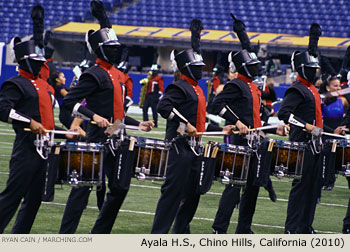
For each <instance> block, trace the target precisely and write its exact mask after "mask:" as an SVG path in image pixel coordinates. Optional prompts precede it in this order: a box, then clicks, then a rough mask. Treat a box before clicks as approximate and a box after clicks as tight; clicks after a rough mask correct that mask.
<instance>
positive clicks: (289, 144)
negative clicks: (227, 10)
mask: <svg viewBox="0 0 350 252" xmlns="http://www.w3.org/2000/svg"><path fill="white" fill-rule="evenodd" d="M90 6H91V11H92V14H93V16H94V17H95V18H97V19H98V21H99V23H100V25H101V28H100V30H97V31H89V32H88V33H87V35H86V38H87V46H88V48H89V50H90V52H92V53H95V54H96V55H97V58H98V60H99V61H97V66H93V67H90V68H88V69H87V70H86V71H85V72H83V73H81V76H80V79H79V81H78V82H77V84H75V85H74V87H72V89H71V90H70V91H69V93H68V94H67V95H66V96H65V98H64V99H63V103H62V106H61V110H62V113H64V112H66V114H67V113H68V115H69V117H70V119H67V121H69V124H66V126H67V128H69V129H70V130H68V131H67V130H64V129H60V128H58V127H55V126H54V125H53V124H52V121H53V112H52V99H54V98H52V94H53V93H54V92H53V91H52V90H51V89H50V87H49V85H48V84H45V83H46V82H45V81H44V80H42V79H40V80H41V81H42V82H45V83H41V81H40V83H39V81H38V78H39V77H38V76H41V75H42V74H41V75H39V72H40V73H41V69H42V67H43V65H42V64H43V63H44V62H45V58H44V57H43V56H44V55H45V52H44V50H43V47H40V46H41V45H42V36H43V35H42V34H43V30H40V29H43V27H41V28H40V27H39V28H38V27H36V28H35V25H34V39H33V40H29V41H24V42H23V41H21V40H20V39H19V38H15V39H14V40H13V43H14V52H15V57H16V60H17V62H18V63H19V66H20V75H19V77H14V78H12V79H10V80H8V81H7V82H5V83H4V84H3V86H2V91H1V95H0V106H1V107H2V108H3V109H1V111H0V115H1V118H0V119H1V120H2V121H10V122H12V123H13V125H14V129H15V131H16V134H17V135H16V140H15V145H16V144H17V145H16V146H17V148H18V150H17V149H16V148H14V154H13V155H12V158H11V159H13V162H12V164H11V165H10V171H11V172H10V178H9V181H11V183H8V185H7V188H6V189H5V190H4V191H3V192H2V193H1V194H0V206H1V205H3V207H0V232H3V231H4V229H5V227H6V226H7V224H8V223H9V221H10V220H11V218H12V217H13V215H14V214H15V212H14V211H10V212H9V211H7V212H6V211H5V207H7V206H8V205H6V204H3V202H5V201H6V200H8V198H9V197H16V199H17V201H16V202H11V203H8V204H10V205H11V207H10V208H11V209H15V208H17V207H18V205H19V204H20V202H19V200H18V199H22V198H24V201H23V203H22V205H21V209H20V211H19V213H18V215H17V219H16V222H15V225H14V227H13V229H12V232H13V233H29V232H30V229H31V226H32V224H33V222H34V219H35V216H36V212H37V210H38V208H39V206H40V201H41V198H40V197H41V194H40V197H39V196H38V195H36V197H33V196H31V195H30V193H25V191H29V192H31V190H32V189H33V188H32V185H31V183H27V184H26V185H25V186H23V187H25V188H24V190H25V191H23V192H22V193H14V192H12V190H16V188H18V187H17V186H18V185H16V186H15V184H16V182H15V181H12V178H11V176H12V175H13V176H15V175H14V174H16V172H17V171H16V169H18V165H16V164H17V162H18V160H17V159H16V158H18V155H21V151H26V150H25V149H24V148H27V146H29V145H33V143H34V145H33V147H31V148H34V149H33V150H32V151H31V153H32V155H34V156H35V155H37V156H35V157H34V159H35V160H36V161H35V162H33V165H36V166H38V167H41V168H40V169H41V170H40V171H38V173H37V174H34V173H29V175H28V174H27V175H28V176H29V178H32V177H35V176H39V175H38V174H40V176H39V177H40V178H41V182H40V183H39V185H43V183H44V181H45V176H44V172H43V171H44V170H45V171H46V167H47V165H46V163H47V162H48V163H49V166H50V165H52V166H54V170H53V172H52V171H51V173H53V174H54V177H55V178H54V180H55V182H56V183H57V182H59V183H62V184H63V183H66V184H69V185H71V186H72V192H71V195H70V197H72V201H73V198H74V197H78V195H80V196H81V195H83V196H81V198H83V199H85V200H86V202H83V200H82V202H81V203H79V204H80V205H81V207H80V208H79V209H78V210H76V211H75V212H74V211H73V210H70V209H69V207H68V205H69V203H68V202H70V200H68V202H67V207H66V210H65V216H64V217H63V218H66V220H65V221H64V220H62V225H61V228H60V231H59V232H60V233H74V232H75V230H76V228H77V225H78V223H79V219H80V217H81V215H82V212H83V210H84V208H85V206H86V204H87V199H88V197H89V194H90V191H91V188H92V186H98V187H102V185H104V183H105V177H106V176H107V177H108V187H109V189H110V192H109V193H108V194H107V198H106V199H105V201H104V202H103V204H102V206H101V209H100V214H99V217H98V219H97V220H96V223H95V225H94V227H93V228H92V230H91V233H110V232H111V229H112V227H113V224H114V221H115V219H116V217H117V214H118V211H119V209H120V206H121V205H122V203H123V200H124V198H125V197H126V194H127V191H128V189H129V186H130V180H131V178H132V177H136V178H137V179H138V180H140V181H144V180H146V179H151V180H164V184H163V186H162V196H161V198H160V200H159V202H158V206H157V210H156V215H155V220H154V223H153V226H152V233H168V232H169V229H170V227H171V225H172V224H173V223H174V227H173V230H172V232H173V233H190V222H191V220H192V218H193V216H194V214H195V211H196V208H197V206H198V202H199V198H200V195H203V194H205V193H207V192H208V191H209V190H210V188H211V185H212V183H213V181H214V180H218V181H220V182H221V183H223V184H225V185H226V186H227V188H229V187H235V186H237V187H239V188H240V187H244V190H243V194H242V199H241V203H240V210H239V211H240V212H239V222H238V226H237V229H236V233H253V231H252V230H251V223H252V217H253V214H254V211H255V204H256V198H257V193H258V192H259V187H264V186H266V185H267V184H268V183H269V177H270V175H275V176H276V177H278V178H283V177H288V178H292V179H293V188H297V187H298V183H299V185H300V188H301V189H300V190H301V191H302V190H306V189H305V188H306V187H305V188H304V187H303V186H304V185H303V182H302V181H303V179H304V177H305V181H306V179H308V180H307V182H306V183H309V182H310V180H309V179H310V178H309V177H310V174H308V173H309V172H310V171H309V170H310V169H311V168H310V167H311V166H312V167H314V166H315V167H316V166H317V168H315V169H314V172H316V173H317V175H316V177H319V178H321V179H322V176H324V174H325V170H326V169H332V171H333V173H334V174H342V175H344V176H346V177H347V178H349V177H350V140H349V139H348V138H347V136H345V131H346V127H345V126H349V125H348V124H344V125H343V126H340V127H337V128H336V129H332V130H329V131H328V132H327V129H326V128H325V127H322V124H318V120H319V117H320V116H321V120H322V115H320V114H318V113H319V110H320V108H318V107H317V106H320V103H317V101H318V100H321V97H320V96H319V94H318V92H317V93H314V90H313V89H312V85H311V87H310V85H309V84H308V83H311V82H312V81H311V80H312V79H313V77H314V76H312V74H313V73H314V74H315V71H313V70H315V69H317V68H319V66H318V60H317V58H316V57H314V52H313V50H316V49H315V48H317V41H318V37H319V36H320V35H321V32H319V34H317V31H318V30H317V29H320V27H319V26H318V25H317V24H312V25H311V28H310V45H309V48H308V49H307V50H306V51H304V52H295V53H293V56H292V65H293V67H294V71H295V72H296V73H298V78H299V79H297V80H296V82H298V81H299V82H298V83H299V84H300V83H301V84H300V85H301V86H302V87H298V85H299V84H293V85H295V90H298V91H294V90H293V89H291V91H287V93H286V97H285V99H283V101H281V102H282V105H281V110H282V112H284V113H286V111H287V112H289V113H288V117H287V119H286V118H285V117H283V116H284V114H282V115H280V114H279V115H278V116H279V119H281V120H282V121H284V122H283V123H279V124H273V125H269V124H267V123H262V120H261V118H260V115H261V114H260V103H261V91H260V89H259V88H258V87H259V85H256V84H254V81H253V80H254V78H255V77H256V76H257V73H256V71H255V70H256V69H255V68H254V67H256V66H258V65H259V63H260V61H259V60H258V58H257V57H256V54H255V53H254V51H253V50H252V48H251V46H250V41H249V38H248V36H247V34H246V32H245V25H244V23H243V22H242V21H240V20H238V19H237V18H236V17H235V16H234V15H233V14H231V16H232V18H233V31H234V32H235V33H236V34H237V36H238V37H239V39H240V42H241V45H242V50H241V51H239V52H237V53H235V54H234V53H232V52H231V53H230V54H229V59H228V60H229V63H230V67H231V68H232V72H238V80H239V81H238V82H236V83H235V82H232V83H233V84H230V85H227V86H228V87H227V88H226V85H225V88H224V90H223V91H222V92H221V93H220V94H218V95H217V97H215V98H214V101H213V108H214V109H213V111H214V112H213V114H217V115H219V116H221V117H223V118H224V119H226V120H227V121H228V122H230V123H231V124H229V125H227V126H225V127H224V128H221V127H219V126H215V125H211V124H206V123H205V120H206V116H205V114H206V103H205V98H203V97H204V95H203V92H202V90H201V89H200V87H199V86H198V85H197V83H198V82H197V81H198V80H199V79H201V74H202V72H201V71H202V70H201V69H202V66H203V65H204V62H203V59H202V57H201V54H200V32H201V30H202V29H203V27H202V24H201V21H200V20H198V19H194V20H193V21H192V23H191V25H190V30H191V33H192V37H191V44H192V48H191V49H188V50H183V51H177V50H174V51H173V52H172V53H171V55H170V58H171V60H172V64H173V66H174V70H175V71H178V72H180V73H181V78H180V80H178V81H177V82H175V83H173V84H171V85H170V86H169V87H168V88H167V90H166V91H165V92H164V94H161V97H160V99H159V103H158V107H157V110H158V113H160V114H161V116H162V117H164V118H165V119H167V132H166V138H165V140H161V139H154V138H147V137H138V136H132V135H133V134H132V132H133V131H134V130H142V131H145V132H147V131H150V130H152V128H153V127H154V122H152V121H144V122H138V121H136V120H134V119H132V118H129V117H127V116H125V113H126V112H125V108H124V106H123V104H125V102H127V103H128V104H129V105H130V104H131V103H132V102H131V103H130V100H131V99H130V97H129V99H128V100H127V101H125V87H124V83H123V81H124V79H123V78H122V77H121V76H122V72H120V71H119V70H117V69H116V68H114V67H113V64H117V63H119V62H117V61H116V59H114V58H113V57H114V55H115V54H116V51H117V50H119V49H118V48H119V46H120V43H119V41H118V39H117V37H116V35H115V33H114V30H113V29H111V24H110V22H109V19H108V16H107V14H106V12H105V10H104V7H103V3H102V2H101V1H91V5H90ZM40 8H42V7H41V6H40V5H39V6H36V7H34V9H33V11H32V18H33V20H34V23H35V21H38V20H39V21H40V20H41V21H42V19H43V10H42V9H40ZM39 26H40V25H39ZM38 29H39V30H38ZM38 34H39V35H38ZM40 34H41V36H40ZM315 34H316V35H315ZM301 68H302V70H300V69H301ZM310 69H311V70H310ZM309 70H310V71H309ZM301 73H303V74H304V75H302V74H301ZM115 79H117V81H115ZM28 80H29V81H28ZM30 82H31V83H30ZM304 82H305V83H306V82H307V84H303V83H304ZM119 83H120V84H119ZM12 84H15V87H16V88H15V91H14V90H13V87H11V85H12ZM32 84H33V85H32ZM29 85H30V88H32V87H34V88H33V90H30V91H28V86H29ZM45 85H47V87H46V86H45ZM303 85H304V86H303ZM12 86H13V85H12ZM37 86H38V87H39V86H40V87H39V88H40V89H41V90H46V93H45V94H43V92H41V93H40V92H39V88H36V87H37ZM242 86H244V87H242ZM257 86H258V87H257ZM247 87H248V88H247ZM305 87H306V88H305ZM88 88H90V89H91V90H88ZM230 88H232V89H235V88H240V91H239V92H242V97H246V96H247V97H248V98H247V100H241V101H239V102H242V106H243V108H244V106H246V110H247V111H248V112H244V111H242V110H240V108H237V107H235V106H234V105H232V104H234V99H233V98H232V99H231V98H227V97H230V96H229V94H230V93H229V92H230ZM244 88H247V90H245V89H244ZM35 89H37V90H38V91H37V94H36V93H35ZM237 90H238V89H237ZM17 91H18V92H17ZM16 92H17V93H16ZM26 92H27V93H30V92H32V93H33V92H34V95H31V96H30V103H26V102H27V101H26V100H23V99H22V100H21V99H20V98H21V97H25V96H26ZM106 92H110V93H111V95H110V96H107V95H106ZM236 92H237V91H236ZM247 92H248V93H247ZM297 92H299V94H301V95H302V96H303V99H304V100H303V101H302V102H304V101H306V102H305V104H306V105H305V106H308V107H309V108H310V107H312V113H313V116H312V118H313V122H312V123H310V121H309V120H308V118H302V117H301V116H300V111H299V114H298V111H296V109H298V108H299V107H300V108H301V109H302V106H303V104H302V102H300V104H299V105H297V106H299V107H294V108H293V107H292V109H291V106H293V105H290V104H287V101H288V98H287V95H290V96H291V95H295V93H297ZM303 92H304V93H305V92H310V94H311V97H312V99H309V98H308V97H307V95H305V94H304V93H303ZM19 93H20V94H19ZM48 94H49V95H48ZM11 95H17V96H19V98H16V99H13V98H12V96H11ZM225 95H227V96H225ZM43 97H44V98H43ZM177 97H183V100H184V101H188V102H187V103H185V104H178V102H177V101H176V99H177ZM231 97H232V96H231ZM305 97H306V98H305ZM104 99H105V100H104ZM203 99H204V103H203ZM308 99H309V100H308ZM43 101H45V102H46V103H45V104H44V102H43ZM84 102H85V104H84ZM203 104H204V105H203ZM28 106H29V107H28ZM30 106H31V107H32V108H33V107H34V108H35V109H33V111H35V112H33V113H31V112H30V111H28V108H30ZM249 106H250V107H249ZM94 108H95V109H97V110H96V111H95V110H94ZM288 109H289V110H288ZM67 111H68V112H67ZM203 111H204V112H203ZM293 111H294V112H293ZM304 112H305V113H306V114H307V113H308V112H307V111H304ZM48 115H51V117H49V118H48ZM71 115H72V117H71ZM347 116H348V115H347ZM349 116H350V115H349ZM60 117H61V114H60ZM246 118H248V119H246ZM250 121H251V122H252V123H250ZM82 123H85V125H86V128H85V129H86V135H83V134H82V132H84V133H85V131H83V130H82V127H81V124H82ZM126 130H128V133H129V132H130V133H131V134H130V135H129V134H126ZM289 131H290V132H289ZM297 131H298V134H302V135H303V137H302V138H299V139H301V140H300V141H295V139H298V137H295V134H296V132H297ZM264 132H265V133H271V134H277V135H280V136H286V135H288V134H289V133H290V134H294V135H292V137H290V139H291V140H289V141H285V140H274V139H270V138H269V137H267V136H266V135H265V133H264ZM33 133H35V134H33ZM206 135H215V136H229V137H230V138H233V139H236V140H234V141H230V142H229V143H220V142H214V141H208V142H206V143H204V142H203V141H202V137H203V136H206ZM82 136H84V137H86V139H87V141H83V140H81V139H83V138H82ZM290 136H291V135H290ZM78 137H80V138H78ZM57 138H67V140H65V141H60V142H57V141H55V140H56V139H57ZM18 139H25V140H18ZM237 139H239V140H237ZM21 141H24V142H21ZM25 141H27V142H25ZM17 142H18V143H17ZM22 149H23V150H22ZM33 153H36V154H33ZM310 155H311V156H312V157H313V158H314V161H313V163H310V160H309V157H310ZM53 157H54V158H53ZM21 158H22V159H19V162H21V160H22V162H28V160H30V159H33V157H28V156H23V157H21ZM181 159H184V160H185V161H188V163H187V164H188V165H187V167H182V168H181V169H187V170H191V171H186V173H183V174H180V173H182V170H181V171H180V170H179V171H177V170H176V169H180V168H179V166H180V165H182V166H184V161H183V162H182V161H180V160H181ZM176 162H178V164H176ZM185 166H186V165H185ZM106 167H107V168H106ZM186 174H187V175H186ZM313 175H314V174H312V175H311V176H313ZM18 176H25V174H24V173H23V174H22V173H19V175H18ZM180 180H181V181H182V182H181V186H183V188H185V189H183V188H182V189H181V188H180V189H179V188H177V187H176V186H175V185H174V184H176V183H178V182H177V181H180ZM46 181H47V178H46ZM45 186H46V185H45ZM188 186H189V187H188ZM43 187H44V186H43ZM178 187H179V186H178ZM315 187H316V188H311V187H310V188H311V189H310V190H311V191H313V192H314V193H315V194H317V192H318V190H320V189H321V186H320V185H317V186H315ZM187 188H191V190H192V192H190V193H189V192H188V191H185V192H184V191H182V190H188V189H187ZM293 188H292V191H293ZM33 190H34V189H33ZM35 190H36V191H37V190H38V188H36V189H35ZM225 190H226V189H225ZM229 190H231V189H229ZM239 190H240V189H239ZM295 190H296V191H297V190H299V189H295ZM169 191H173V192H171V193H170V192H169ZM298 193H299V192H295V194H294V196H295V197H296V196H297V195H300V194H298ZM168 194H169V195H170V194H172V195H171V196H169V197H170V198H171V197H172V198H171V199H172V200H171V201H172V203H169V201H170V198H169V199H168V198H166V197H168V196H167V195H168ZM174 194H176V195H174ZM238 194H239V192H238ZM13 195H16V196H13ZM74 195H76V196H74ZM223 195H224V194H223ZM292 197H293V195H292V192H291V195H290V202H293V200H294V201H295V199H293V198H292ZM316 198H317V196H315V195H314V194H313V195H310V197H309V198H307V196H305V199H303V200H305V201H307V200H310V201H315V200H316ZM29 200H33V202H36V206H35V207H33V206H31V205H28V206H27V205H26V203H27V201H29ZM223 201H224V196H223V197H222V199H221V201H220V204H221V203H222V204H224V203H223ZM231 201H232V200H231ZM71 204H74V203H71ZM230 204H231V203H230ZM232 204H233V203H232ZM292 204H293V203H289V206H288V213H287V215H288V216H287V221H286V227H285V233H315V230H314V229H313V228H312V222H313V216H312V217H310V215H313V214H314V212H315V208H316V205H312V206H310V208H311V209H313V210H310V209H304V208H307V207H308V206H306V205H304V206H297V207H299V208H300V210H298V211H300V212H298V216H292V215H289V209H290V208H293V207H296V206H293V205H292ZM315 204H316V203H315ZM223 206H224V205H223ZM30 207H31V209H29V208H30ZM72 208H74V207H73V205H72ZM167 209H168V210H167ZM69 211H71V212H69ZM232 211H233V209H232ZM232 211H231V214H232ZM165 212H166V213H165ZM28 216H29V217H28ZM67 216H69V217H67ZM229 217H230V216H229ZM69 218H73V219H74V218H75V219H74V221H71V222H70V221H69ZM288 218H289V221H290V223H293V225H289V224H288ZM226 222H227V221H226ZM228 222H229V219H228ZM64 223H66V226H65V224H64ZM67 223H69V224H67ZM72 223H73V224H72ZM227 225H228V223H227V224H226V230H225V228H223V229H222V230H220V229H219V228H215V227H214V226H213V229H214V233H225V232H226V231H227ZM346 230H347V231H346ZM343 232H349V229H345V231H344V230H343Z"/></svg>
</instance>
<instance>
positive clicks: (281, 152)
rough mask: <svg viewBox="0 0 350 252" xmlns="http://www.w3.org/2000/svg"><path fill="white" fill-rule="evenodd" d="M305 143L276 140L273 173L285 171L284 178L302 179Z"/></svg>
mask: <svg viewBox="0 0 350 252" xmlns="http://www.w3.org/2000/svg"><path fill="white" fill-rule="evenodd" d="M305 146H306V145H305V143H303V142H290V141H282V140H276V141H275V143H274V146H273V150H272V162H271V171H272V173H273V174H276V173H277V172H279V171H283V173H284V176H286V177H293V178H301V175H302V169H303V163H304V154H305Z"/></svg>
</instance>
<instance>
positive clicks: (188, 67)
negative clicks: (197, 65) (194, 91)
mask: <svg viewBox="0 0 350 252" xmlns="http://www.w3.org/2000/svg"><path fill="white" fill-rule="evenodd" d="M186 68H187V70H188V72H189V74H190V75H191V78H192V79H193V80H197V79H196V78H195V77H194V76H193V73H192V71H191V69H190V65H186Z"/></svg>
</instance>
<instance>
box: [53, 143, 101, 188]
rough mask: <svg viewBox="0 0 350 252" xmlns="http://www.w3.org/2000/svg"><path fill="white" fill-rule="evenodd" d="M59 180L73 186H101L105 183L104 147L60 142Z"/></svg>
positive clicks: (96, 144)
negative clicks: (103, 166) (103, 172)
mask: <svg viewBox="0 0 350 252" xmlns="http://www.w3.org/2000/svg"><path fill="white" fill-rule="evenodd" d="M55 155H60V161H59V168H58V175H57V177H58V180H59V181H60V182H61V183H69V184H70V185H72V186H85V185H87V186H90V185H100V184H102V182H103V177H102V176H103V174H102V169H103V168H102V165H103V145H102V144H98V143H85V142H59V143H56V145H55Z"/></svg>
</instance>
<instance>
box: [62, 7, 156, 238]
mask: <svg viewBox="0 0 350 252" xmlns="http://www.w3.org/2000/svg"><path fill="white" fill-rule="evenodd" d="M90 5H91V10H92V14H93V16H95V17H96V18H97V19H98V20H99V22H100V25H101V29H100V30H97V31H93V30H90V31H89V32H88V33H87V35H86V39H87V41H86V42H87V45H88V47H89V50H90V53H95V54H96V56H97V59H96V63H97V65H96V66H93V67H91V68H89V69H87V70H85V71H84V73H83V74H82V75H81V77H80V79H79V82H78V84H77V85H76V86H75V87H74V88H72V89H71V90H70V92H69V93H68V94H67V95H66V96H65V97H64V99H63V103H62V109H65V110H68V111H72V112H73V114H76V113H77V114H80V115H81V116H82V117H83V118H85V119H89V120H93V121H95V122H96V123H97V125H93V124H89V125H88V126H87V128H86V139H87V141H88V142H95V143H99V142H102V143H104V142H105V141H106V140H107V136H106V134H105V133H104V132H105V130H106V127H107V126H109V123H110V122H111V123H114V122H115V121H116V120H121V121H124V123H125V124H127V125H138V126H139V127H140V129H141V130H143V131H149V130H151V129H152V127H153V125H154V124H153V122H141V123H140V122H138V121H136V120H134V119H132V118H130V117H127V116H125V112H124V105H123V98H124V81H125V77H124V74H123V73H122V72H120V71H119V70H118V69H116V68H115V67H113V64H116V63H118V62H119V59H120V54H119V59H118V50H119V46H120V43H119V41H118V39H117V36H116V34H115V32H114V30H113V29H112V28H111V24H110V22H109V19H108V17H107V16H106V14H105V10H104V6H103V3H102V2H101V1H92V2H91V4H90ZM101 13H102V14H103V15H102V17H101ZM83 98H85V99H86V103H87V104H86V106H85V107H84V106H82V105H81V104H80V103H79V102H80V101H81V100H82V99H83ZM73 122H74V121H73ZM71 128H72V129H75V128H79V125H74V124H72V125H71ZM119 157H120V156H119ZM119 159H120V160H119ZM118 162H122V163H123V164H124V163H125V162H123V161H122V160H121V157H120V158H118V159H117V158H116V157H114V156H113V154H112V153H111V152H110V151H105V153H104V158H103V169H104V170H103V171H104V173H105V174H106V175H107V177H108V187H109V189H110V191H109V192H108V193H107V197H106V200H105V202H104V203H103V206H102V209H101V211H100V213H99V216H98V218H97V220H96V223H95V225H94V227H93V228H92V230H91V233H110V232H111V230H112V228H113V225H114V222H115V219H116V217H117V215H118V212H119V209H120V207H121V205H122V203H123V201H124V199H125V197H126V194H127V192H128V189H129V184H127V185H125V186H121V181H120V180H117V179H116V174H115V172H116V167H117V166H118V165H117V164H118ZM122 169H123V167H122ZM130 176H131V174H130ZM126 179H130V178H126ZM129 183H130V181H129ZM90 192H91V189H90V188H89V187H81V188H78V189H72V191H71V193H70V195H69V199H68V202H67V206H66V209H65V213H64V216H63V219H62V223H61V228H60V233H74V232H75V231H76V228H77V226H78V223H79V220H80V217H81V215H82V212H83V210H84V209H85V207H86V205H87V203H88V198H89V195H90Z"/></svg>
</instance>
